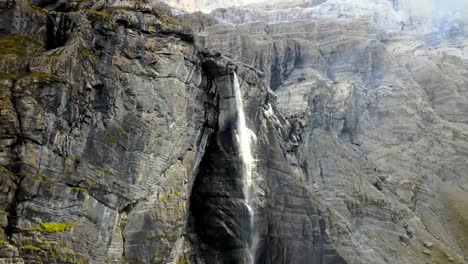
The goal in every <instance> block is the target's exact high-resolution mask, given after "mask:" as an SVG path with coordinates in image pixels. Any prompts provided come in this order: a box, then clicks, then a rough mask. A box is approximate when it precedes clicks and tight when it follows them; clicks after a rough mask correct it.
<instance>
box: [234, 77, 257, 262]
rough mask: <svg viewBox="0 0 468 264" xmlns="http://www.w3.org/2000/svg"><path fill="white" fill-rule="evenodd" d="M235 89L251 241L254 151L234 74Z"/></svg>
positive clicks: (252, 250) (252, 249) (251, 253)
mask: <svg viewBox="0 0 468 264" xmlns="http://www.w3.org/2000/svg"><path fill="white" fill-rule="evenodd" d="M233 77H234V78H233V79H234V80H233V86H234V87H233V88H234V96H235V99H236V111H237V116H238V121H237V127H236V130H237V131H236V137H237V143H238V144H239V150H240V156H241V160H242V167H243V168H242V169H243V172H242V173H243V175H242V176H243V179H242V183H243V186H242V187H243V192H244V199H245V205H246V207H247V208H248V211H249V223H248V224H249V225H250V227H251V230H252V232H251V234H250V238H249V240H252V239H253V237H254V233H255V232H254V216H255V214H254V210H253V204H252V168H253V165H254V159H253V156H252V150H251V147H250V143H251V138H252V132H251V131H250V129H248V128H247V125H246V119H245V113H244V104H243V102H242V93H241V91H240V85H239V79H238V78H237V74H236V73H235V72H234V73H233ZM249 258H250V260H249V261H248V262H249V263H254V262H255V243H251V245H250V247H249Z"/></svg>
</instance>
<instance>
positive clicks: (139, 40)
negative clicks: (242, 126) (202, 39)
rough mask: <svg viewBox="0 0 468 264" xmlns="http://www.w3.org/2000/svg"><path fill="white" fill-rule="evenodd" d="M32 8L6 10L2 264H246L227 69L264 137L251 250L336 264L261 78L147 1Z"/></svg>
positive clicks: (268, 257) (323, 222)
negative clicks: (210, 49) (202, 47)
mask: <svg viewBox="0 0 468 264" xmlns="http://www.w3.org/2000/svg"><path fill="white" fill-rule="evenodd" d="M36 4H37V5H36ZM36 4H32V3H29V2H27V1H23V0H18V1H13V2H9V3H8V4H7V5H4V6H2V10H1V14H0V15H1V20H2V23H1V25H2V28H1V32H2V34H4V35H2V36H1V39H0V42H1V44H2V45H1V47H2V48H1V63H0V65H1V69H2V75H1V86H0V87H1V98H2V101H1V102H2V104H1V112H0V113H1V115H0V124H1V126H0V128H1V131H2V133H1V157H2V158H1V160H0V161H1V166H2V167H1V171H0V173H1V174H2V178H1V187H2V188H1V190H2V192H1V196H0V197H1V201H2V203H1V208H0V210H1V211H0V212H1V214H0V217H1V222H0V224H1V229H0V230H1V244H2V245H1V248H0V259H1V261H2V262H3V263H172V262H174V263H239V262H242V258H243V256H244V253H242V252H244V251H245V250H246V248H247V247H249V245H248V244H249V243H251V242H250V241H247V240H246V239H245V235H244V233H245V232H246V230H245V228H244V225H243V222H244V221H245V219H243V218H242V217H241V216H242V214H241V213H242V210H244V209H242V208H243V205H242V204H240V203H239V199H240V198H242V195H243V194H242V193H239V181H240V180H241V176H242V175H240V174H239V172H238V171H236V164H237V163H238V161H237V159H238V158H236V157H237V155H238V154H237V153H238V147H237V144H236V142H235V140H233V137H232V133H233V130H232V126H233V124H234V123H235V122H236V121H235V120H236V118H235V117H236V115H237V113H236V112H235V110H233V108H232V107H230V105H232V104H233V102H232V100H233V91H232V76H231V75H230V73H229V71H228V69H229V68H235V71H236V72H237V74H238V75H239V78H240V83H241V89H242V91H243V97H244V105H245V108H246V112H247V123H248V126H249V128H250V129H251V130H252V131H253V133H255V134H256V135H257V137H256V143H255V144H254V146H253V148H254V152H255V153H254V155H255V157H257V158H258V160H259V161H258V163H257V164H256V168H255V170H254V182H255V188H256V189H257V190H258V195H257V196H256V202H255V210H256V211H257V212H258V217H256V219H257V222H256V223H255V225H256V226H258V228H255V230H258V231H257V233H256V234H257V237H258V238H259V239H258V240H256V242H255V243H256V244H258V245H259V248H260V250H259V253H258V258H259V259H265V261H267V262H270V263H276V262H278V261H279V262H282V261H286V260H292V261H296V260H297V263H299V262H307V261H309V260H311V259H314V260H322V259H323V261H324V263H335V262H336V261H337V260H339V261H341V258H340V256H339V254H338V253H337V252H336V251H335V250H334V249H333V246H332V245H331V240H330V239H329V238H328V237H329V234H328V233H327V231H326V230H327V225H331V223H329V219H328V215H329V212H327V211H326V209H325V208H324V207H322V206H321V204H320V203H319V202H318V201H315V197H314V196H313V194H312V193H311V192H310V190H308V189H307V188H306V187H305V186H303V185H301V184H300V179H299V178H298V177H296V176H294V172H293V169H292V167H291V166H290V164H289V162H288V161H287V159H286V152H287V149H289V148H290V143H289V141H290V135H289V130H290V127H289V124H288V123H287V122H286V121H285V120H284V119H283V118H282V117H281V115H280V114H279V113H278V112H277V108H276V98H275V96H274V95H273V94H272V93H271V92H270V91H269V89H268V86H267V85H266V83H265V82H264V79H263V78H262V77H263V76H262V74H260V73H258V72H257V71H255V70H254V69H252V68H249V67H246V66H244V65H242V64H240V63H239V62H231V61H230V60H228V59H227V58H224V57H221V56H220V55H216V56H215V55H210V54H208V53H206V52H202V51H199V50H198V49H197V48H196V47H195V45H194V43H193V35H192V33H191V31H190V30H188V29H187V28H186V27H184V26H182V25H181V24H180V23H179V22H177V21H175V20H173V19H172V18H170V17H169V16H167V15H166V14H164V13H163V12H161V11H160V10H158V9H155V8H153V7H151V6H148V5H145V4H141V3H128V2H113V3H111V4H109V3H105V2H99V1H98V2H86V3H84V2H79V3H71V2H38V3H36ZM7 25H13V27H9V26H7ZM229 137H231V140H229ZM313 201H315V202H313ZM285 220H286V221H285ZM291 223H294V224H293V225H291ZM249 232H250V231H249ZM291 239H295V240H296V242H295V243H293V244H291V243H290V242H291ZM311 248H313V249H314V250H311ZM279 249H281V250H280V251H278V250H279Z"/></svg>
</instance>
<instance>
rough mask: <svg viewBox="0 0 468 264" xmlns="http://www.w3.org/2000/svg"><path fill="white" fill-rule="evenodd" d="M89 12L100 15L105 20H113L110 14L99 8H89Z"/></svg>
mask: <svg viewBox="0 0 468 264" xmlns="http://www.w3.org/2000/svg"><path fill="white" fill-rule="evenodd" d="M88 12H89V13H90V14H92V15H94V16H96V17H100V18H102V19H104V20H107V21H111V20H112V16H111V15H109V14H106V13H104V12H99V11H97V10H94V9H88Z"/></svg>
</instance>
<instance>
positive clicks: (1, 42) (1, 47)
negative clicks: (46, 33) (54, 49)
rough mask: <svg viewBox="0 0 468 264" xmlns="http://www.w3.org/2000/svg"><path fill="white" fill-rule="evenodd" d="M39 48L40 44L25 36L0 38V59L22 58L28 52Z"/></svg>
mask: <svg viewBox="0 0 468 264" xmlns="http://www.w3.org/2000/svg"><path fill="white" fill-rule="evenodd" d="M39 48H41V44H39V43H38V42H37V41H35V40H33V39H31V38H29V37H26V36H20V35H15V36H2V37H0V57H1V56H5V55H10V54H12V55H16V56H20V57H21V56H24V55H26V54H27V53H28V52H29V51H31V50H30V49H32V50H35V49H36V50H37V49H39Z"/></svg>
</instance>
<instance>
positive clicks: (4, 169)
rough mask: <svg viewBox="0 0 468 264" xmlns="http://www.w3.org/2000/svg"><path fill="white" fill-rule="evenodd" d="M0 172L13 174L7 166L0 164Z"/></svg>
mask: <svg viewBox="0 0 468 264" xmlns="http://www.w3.org/2000/svg"><path fill="white" fill-rule="evenodd" d="M0 173H3V174H10V175H15V174H14V173H13V172H11V171H10V170H8V169H7V168H5V167H3V166H0Z"/></svg>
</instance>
